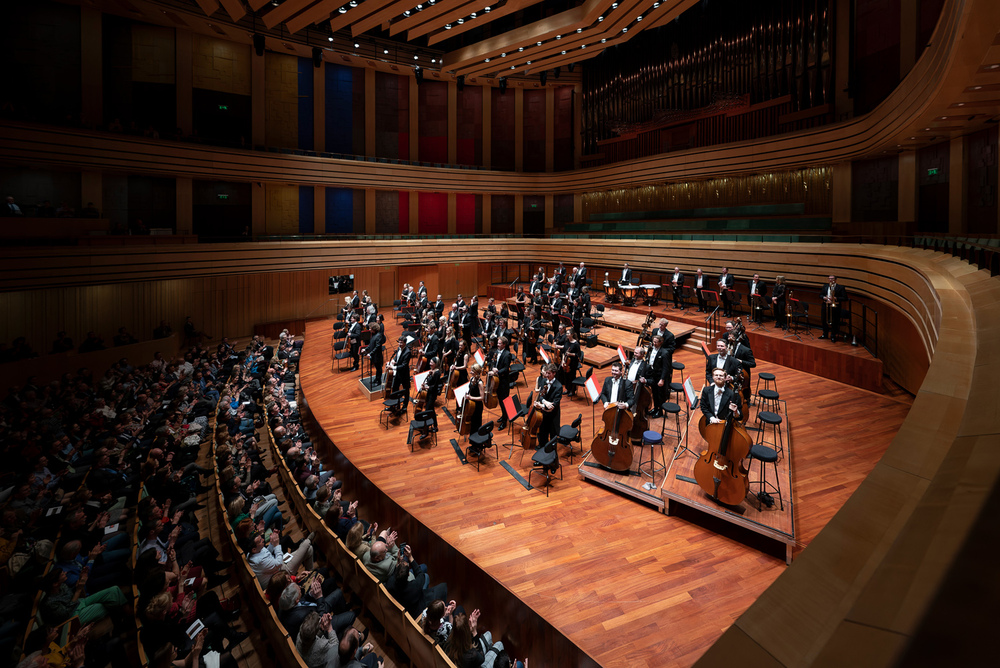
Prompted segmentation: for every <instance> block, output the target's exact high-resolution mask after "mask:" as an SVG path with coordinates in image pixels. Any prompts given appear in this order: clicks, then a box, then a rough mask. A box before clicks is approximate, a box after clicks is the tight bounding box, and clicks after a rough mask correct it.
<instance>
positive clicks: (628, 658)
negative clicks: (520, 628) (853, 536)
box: [300, 319, 912, 668]
mask: <svg viewBox="0 0 1000 668" xmlns="http://www.w3.org/2000/svg"><path fill="white" fill-rule="evenodd" d="M671 320H673V319H671ZM332 326H333V321H329V320H326V321H314V322H310V323H308V325H307V328H306V337H305V347H304V349H303V353H302V359H301V363H300V381H301V388H302V392H303V394H304V396H305V398H306V400H307V402H308V404H309V406H310V408H311V410H312V412H313V415H314V416H315V418H316V421H317V422H318V424H319V425H320V427H321V428H322V429H323V430H324V431H325V432H326V433H327V435H328V436H329V437H330V439H331V440H332V441H333V442H334V443H335V444H336V445H337V447H338V448H339V450H340V451H341V453H342V454H343V455H344V456H345V457H346V458H347V460H349V462H350V465H353V466H355V467H357V468H358V469H359V471H361V472H362V473H363V474H364V476H365V477H366V478H367V479H368V480H369V481H370V482H371V483H372V484H374V485H376V486H378V487H379V488H380V489H381V490H382V492H384V493H385V494H387V495H389V496H390V497H392V499H393V500H394V501H395V502H396V503H398V504H399V505H400V506H402V507H403V508H404V509H405V510H406V511H407V512H408V513H410V514H411V515H412V516H413V517H414V518H415V519H417V520H418V521H419V522H421V523H423V524H424V525H425V526H427V527H429V528H430V529H431V530H433V531H434V532H436V533H437V534H438V536H440V537H441V538H442V539H443V540H444V541H446V542H447V543H449V544H450V545H451V546H453V547H454V548H456V549H458V550H461V551H462V552H463V553H464V554H465V555H467V556H468V557H469V558H470V559H471V560H472V561H474V562H475V563H476V564H477V565H478V566H480V567H481V568H482V569H483V570H484V571H485V572H486V573H487V574H489V576H491V577H492V578H494V579H495V580H496V581H497V582H499V583H500V584H501V585H502V586H503V587H505V588H506V589H507V590H509V591H510V592H512V593H513V594H515V595H516V596H518V597H519V598H520V599H521V600H522V601H523V602H524V603H525V604H526V605H527V606H529V607H530V608H532V609H533V610H534V611H535V612H537V613H538V614H539V615H541V616H543V617H544V618H545V619H546V620H548V621H549V622H550V623H551V624H552V625H553V626H554V627H556V628H557V629H559V630H560V631H561V632H562V633H563V634H565V635H566V636H567V637H569V638H570V640H572V641H573V642H574V643H575V644H576V645H578V646H579V647H580V648H581V649H583V650H584V651H586V652H587V653H588V654H589V655H590V656H592V657H593V658H594V659H596V660H597V661H598V662H600V663H601V664H602V665H605V666H623V667H625V666H627V667H629V668H641V667H643V666H690V665H692V664H693V663H694V662H695V661H696V660H697V659H698V657H699V656H701V654H702V653H703V652H704V651H705V650H706V649H707V648H708V646H709V645H711V644H712V643H713V642H715V640H717V639H718V638H719V636H720V635H721V634H722V632H723V631H724V630H725V629H726V628H728V627H729V625H730V624H731V623H732V622H733V621H734V620H735V619H736V618H737V617H738V616H739V615H740V614H742V613H743V612H744V611H745V610H746V609H747V607H748V606H749V605H750V604H751V603H752V602H753V601H754V600H755V599H756V598H757V596H759V595H760V593H761V592H762V591H763V590H764V589H765V588H766V587H768V586H769V585H770V584H771V583H772V582H773V581H774V579H775V578H777V577H778V576H779V575H780V574H781V573H782V572H783V570H784V568H785V562H784V553H783V550H772V551H771V552H770V553H768V552H767V551H762V549H761V546H760V545H755V544H753V534H749V535H748V534H747V532H745V531H744V530H742V529H739V528H738V527H737V528H734V527H732V526H731V525H727V524H726V523H723V522H720V521H718V520H714V519H713V518H708V519H705V518H702V517H699V516H698V515H697V513H684V512H678V513H677V514H676V515H673V516H667V515H665V514H663V513H662V512H659V511H658V510H657V509H656V508H654V507H653V506H651V505H648V504H641V503H637V502H636V501H635V500H634V499H632V498H631V497H629V496H626V495H623V494H619V493H616V492H614V491H612V490H610V489H608V488H605V487H601V486H598V485H595V484H592V483H590V482H587V481H586V480H584V479H583V478H582V477H581V476H580V475H579V474H578V473H577V466H578V465H579V462H580V460H579V459H576V460H575V463H574V464H573V465H569V464H568V462H565V461H564V479H563V480H556V481H555V482H554V483H553V486H552V488H551V493H550V496H549V497H546V496H545V494H544V492H543V491H542V490H540V489H532V490H527V489H525V488H524V487H523V486H521V485H520V484H519V483H518V482H517V481H516V480H515V479H514V478H513V477H512V476H511V475H510V474H509V473H508V472H507V470H506V469H505V468H504V467H502V466H501V465H500V464H499V462H497V461H495V460H494V459H493V457H492V456H490V457H489V458H488V459H487V460H486V462H485V463H484V464H483V465H482V468H481V470H480V471H478V472H477V471H476V468H475V466H462V465H461V464H460V462H459V460H458V458H457V457H456V455H455V452H454V450H453V449H452V448H451V447H450V446H449V445H448V441H449V440H450V439H451V438H453V437H455V438H457V435H456V434H453V433H452V432H451V431H450V430H449V423H448V420H447V418H445V417H444V416H443V414H442V413H441V412H440V408H439V415H440V416H441V417H440V424H441V432H440V434H439V437H440V439H439V445H438V446H437V447H430V446H429V445H424V446H422V447H417V448H416V449H415V451H414V452H412V453H411V451H410V447H409V446H408V445H407V444H406V435H407V427H408V425H407V424H406V423H401V424H399V425H396V424H393V425H392V426H391V428H390V429H388V430H386V429H384V428H383V427H382V426H381V425H380V424H379V419H378V413H379V410H380V409H381V407H382V405H381V402H371V403H369V402H367V401H366V400H365V398H364V397H363V396H362V393H361V391H360V390H359V389H358V386H357V374H356V373H349V372H346V371H344V372H337V371H336V370H335V368H334V369H332V370H331V367H333V366H334V365H333V364H332V363H331V359H330V339H331V334H332ZM398 332H399V328H398V326H397V325H395V324H393V323H391V322H390V323H389V329H388V332H387V334H388V339H389V340H390V341H392V340H394V335H395V334H397V333H398ZM675 359H677V360H679V361H681V362H684V363H685V364H686V365H687V371H688V372H689V374H692V373H693V376H694V378H695V379H699V378H701V372H700V369H701V368H702V367H703V366H704V363H705V362H704V358H703V357H702V356H701V354H700V353H696V352H691V351H687V350H679V351H678V352H677V353H676V354H675ZM696 369H697V370H698V371H695V370H696ZM755 371H770V372H772V373H775V374H776V375H777V377H778V389H779V391H780V393H781V398H782V399H783V400H784V401H785V402H786V404H787V406H788V410H789V411H791V412H792V414H793V416H794V418H795V420H794V424H793V425H792V431H791V434H792V436H793V437H794V439H795V450H794V453H793V454H792V456H791V459H792V460H793V461H792V462H791V464H792V471H793V475H794V482H795V491H794V498H793V499H792V500H793V502H794V504H793V506H792V507H793V508H794V521H795V528H796V542H795V545H794V547H793V552H796V553H797V552H799V551H801V550H802V549H804V548H805V547H806V546H807V545H808V544H809V542H810V540H811V539H812V538H813V537H815V535H816V534H817V533H818V532H819V530H820V529H822V528H823V526H824V525H825V524H826V522H827V521H828V520H829V519H830V517H832V515H833V514H834V513H835V512H836V511H837V510H838V509H839V508H840V507H841V506H842V505H843V504H844V502H845V501H846V499H847V498H848V497H849V496H850V495H851V494H852V493H853V491H854V490H855V489H856V488H857V486H858V484H859V483H860V482H861V480H863V479H864V478H865V476H867V475H868V473H869V472H870V471H871V469H872V467H873V466H874V464H875V463H876V462H877V461H878V459H879V458H880V457H881V456H882V453H883V452H884V451H885V449H886V447H887V446H888V444H889V442H890V440H891V439H892V437H893V436H894V435H895V433H896V431H897V430H898V428H899V425H900V424H901V422H902V420H903V418H904V417H905V415H906V413H907V412H908V411H909V408H910V405H911V401H912V400H911V399H910V398H909V397H907V396H903V397H890V396H885V395H880V394H877V393H873V392H869V391H866V390H862V389H858V388H856V387H852V386H850V385H846V384H841V383H837V382H833V381H828V380H825V379H823V378H819V377H815V376H810V375H808V374H805V373H802V372H798V371H795V370H792V369H788V368H785V367H780V366H777V365H774V364H769V363H766V362H762V363H760V364H759V365H758V368H757V369H756V370H755ZM537 375H538V369H537V367H530V368H529V369H528V372H527V377H528V379H529V382H531V383H532V386H533V384H534V379H535V378H536V377H537ZM595 375H599V376H600V378H601V379H603V377H604V376H605V375H607V372H606V371H603V370H602V371H601V372H600V373H599V374H595ZM675 380H678V378H676V377H675ZM753 382H755V381H753ZM695 384H696V386H698V385H699V384H700V383H697V382H696V383H695ZM528 389H530V388H524V387H523V386H522V387H521V388H520V393H521V398H522V399H525V398H526V397H527V392H528ZM449 410H453V406H451V405H449ZM578 414H581V415H582V416H583V426H582V433H583V437H584V438H583V441H584V443H583V445H584V450H587V449H589V444H590V439H591V437H592V434H593V433H594V430H593V419H592V411H591V406H590V405H589V402H586V401H585V400H584V399H583V398H577V399H575V400H571V399H570V398H568V397H566V398H564V399H563V402H562V422H563V424H568V423H569V422H571V421H572V420H573V419H574V418H576V417H577V415H578ZM593 414H596V415H597V417H598V418H599V413H596V412H594V413H593ZM411 415H412V411H411ZM874 416H877V419H873V418H874ZM498 441H499V442H500V443H503V442H509V441H510V436H509V435H506V434H504V435H503V436H500V437H499V438H498ZM692 449H694V448H693V447H692ZM491 452H492V451H491ZM668 452H669V451H668ZM517 454H518V453H517V452H515V456H514V457H513V458H512V459H511V460H510V464H512V466H513V467H514V469H515V470H517V471H518V472H520V474H521V475H523V476H524V477H525V478H526V477H527V474H528V469H529V468H530V459H531V458H530V456H525V457H523V458H520V457H519V456H517ZM500 456H501V458H503V459H504V460H505V461H506V457H507V452H506V450H505V449H504V448H501V449H500ZM519 460H523V461H519ZM328 462H329V464H330V465H331V466H334V465H335V466H345V465H347V464H346V463H345V462H344V461H342V460H336V461H335V460H333V458H332V457H329V458H328ZM536 479H537V478H536ZM353 492H354V490H345V498H353V496H352V494H353ZM361 507H362V516H363V517H364V501H362V504H361ZM366 519H372V520H376V521H377V520H378V518H377V517H372V518H366ZM765 550H766V548H765ZM422 556H423V557H425V559H422V560H424V561H427V562H428V564H429V565H430V569H431V573H432V577H433V578H434V579H435V581H437V580H446V579H448V575H447V573H435V572H434V556H433V554H431V555H422ZM479 607H481V608H482V610H483V617H482V620H481V621H480V625H481V627H483V628H492V629H494V630H495V629H497V628H498V627H501V626H503V624H504V623H505V621H504V620H498V619H496V617H497V615H496V614H493V615H491V611H490V608H489V605H488V604H485V605H482V604H481V605H480V606H479Z"/></svg>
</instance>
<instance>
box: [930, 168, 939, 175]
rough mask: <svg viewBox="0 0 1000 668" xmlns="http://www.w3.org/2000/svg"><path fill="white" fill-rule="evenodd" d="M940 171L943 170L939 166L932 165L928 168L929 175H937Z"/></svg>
mask: <svg viewBox="0 0 1000 668" xmlns="http://www.w3.org/2000/svg"><path fill="white" fill-rule="evenodd" d="M940 173H941V170H940V169H938V168H937V167H931V168H930V169H928V170H927V176H937V175H938V174H940Z"/></svg>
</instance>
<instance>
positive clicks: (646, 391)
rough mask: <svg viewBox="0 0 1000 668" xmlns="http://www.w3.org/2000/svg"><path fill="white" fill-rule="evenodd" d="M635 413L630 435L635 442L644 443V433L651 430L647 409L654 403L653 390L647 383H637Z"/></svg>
mask: <svg viewBox="0 0 1000 668" xmlns="http://www.w3.org/2000/svg"><path fill="white" fill-rule="evenodd" d="M635 392H636V395H635V415H634V416H633V418H632V429H631V431H629V433H628V437H629V438H630V439H631V440H632V443H633V444H636V445H637V444H639V443H642V435H643V434H644V433H645V432H646V431H648V430H649V418H647V417H646V411H648V410H649V407H650V406H652V405H653V390H652V388H650V387H649V385H647V384H646V383H638V382H637V383H636V384H635Z"/></svg>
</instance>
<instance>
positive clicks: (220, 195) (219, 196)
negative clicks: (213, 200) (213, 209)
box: [217, 193, 229, 199]
mask: <svg viewBox="0 0 1000 668" xmlns="http://www.w3.org/2000/svg"><path fill="white" fill-rule="evenodd" d="M217 197H218V198H219V199H229V195H223V194H222V193H219V194H218V195H217Z"/></svg>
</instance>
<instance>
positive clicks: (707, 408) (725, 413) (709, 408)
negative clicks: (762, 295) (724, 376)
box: [698, 383, 740, 420]
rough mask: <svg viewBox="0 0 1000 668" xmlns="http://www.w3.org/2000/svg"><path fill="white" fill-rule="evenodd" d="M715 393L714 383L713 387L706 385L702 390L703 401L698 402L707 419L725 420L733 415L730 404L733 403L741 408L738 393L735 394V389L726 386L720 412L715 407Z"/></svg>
mask: <svg viewBox="0 0 1000 668" xmlns="http://www.w3.org/2000/svg"><path fill="white" fill-rule="evenodd" d="M714 393H715V384H714V383H713V384H711V385H706V386H705V387H704V388H703V389H702V391H701V399H700V401H699V402H698V404H699V407H700V408H701V412H702V413H703V414H704V415H705V417H706V418H713V417H717V418H719V419H720V420H725V419H726V418H728V417H729V415H730V414H731V413H732V411H731V410H729V404H731V403H733V404H736V405H737V406H739V405H740V398H739V397H738V396H736V393H735V392H733V389H732V388H731V387H729V386H726V387H725V388H724V389H723V390H722V400H721V401H720V402H719V408H718V410H716V409H715V406H714V402H715V397H713V396H712V395H713V394H714Z"/></svg>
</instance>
